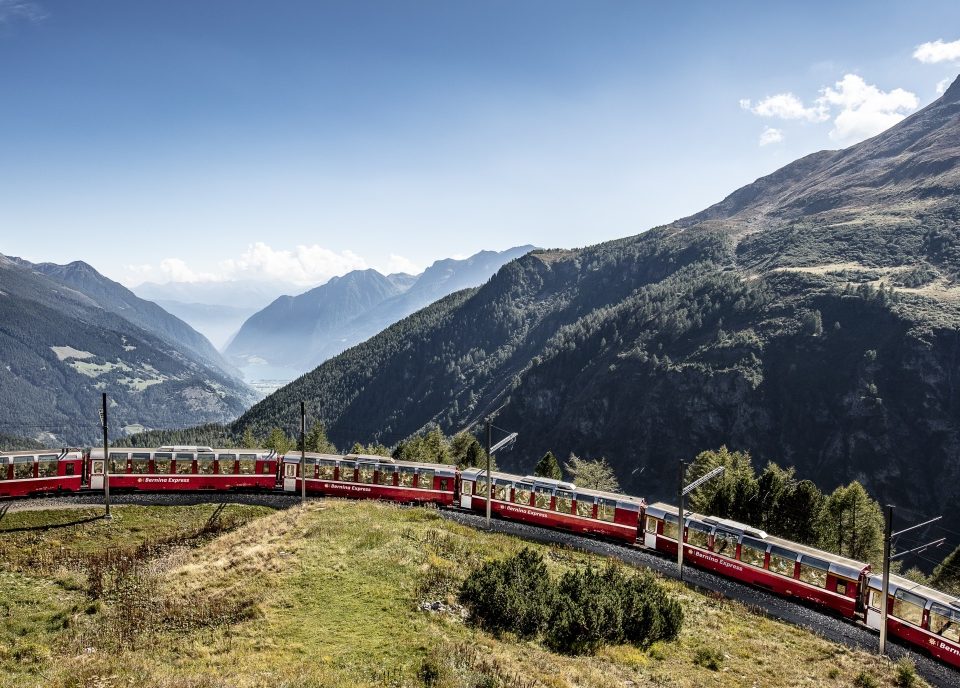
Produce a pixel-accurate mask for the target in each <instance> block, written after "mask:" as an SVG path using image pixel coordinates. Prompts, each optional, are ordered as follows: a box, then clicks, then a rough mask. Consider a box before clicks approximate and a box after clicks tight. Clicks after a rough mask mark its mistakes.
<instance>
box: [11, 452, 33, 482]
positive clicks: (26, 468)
mask: <svg viewBox="0 0 960 688" xmlns="http://www.w3.org/2000/svg"><path fill="white" fill-rule="evenodd" d="M13 477H14V478H19V479H21V480H22V479H25V478H32V477H33V457H32V456H15V457H13Z"/></svg>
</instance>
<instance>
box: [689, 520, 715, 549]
mask: <svg viewBox="0 0 960 688" xmlns="http://www.w3.org/2000/svg"><path fill="white" fill-rule="evenodd" d="M709 541H710V527H709V526H706V525H704V524H702V523H698V522H697V521H690V523H689V524H688V525H687V544H688V545H693V546H694V547H699V548H700V549H707V543H708V542H709Z"/></svg>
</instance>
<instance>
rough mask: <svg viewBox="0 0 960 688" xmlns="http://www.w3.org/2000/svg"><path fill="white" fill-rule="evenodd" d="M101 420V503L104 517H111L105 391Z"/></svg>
mask: <svg viewBox="0 0 960 688" xmlns="http://www.w3.org/2000/svg"><path fill="white" fill-rule="evenodd" d="M100 418H101V419H102V420H103V503H104V506H105V507H106V512H105V513H104V518H113V516H112V515H111V514H110V443H109V441H108V440H107V393H106V392H104V393H103V407H102V408H101V409H100Z"/></svg>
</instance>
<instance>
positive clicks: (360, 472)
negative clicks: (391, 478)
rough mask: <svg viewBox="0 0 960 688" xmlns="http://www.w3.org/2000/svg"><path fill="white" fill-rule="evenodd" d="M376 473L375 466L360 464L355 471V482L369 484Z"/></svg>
mask: <svg viewBox="0 0 960 688" xmlns="http://www.w3.org/2000/svg"><path fill="white" fill-rule="evenodd" d="M376 472H377V466H376V464H372V463H361V464H360V466H359V468H358V469H357V482H358V483H367V484H370V483H372V482H373V477H374V474H375V473H376Z"/></svg>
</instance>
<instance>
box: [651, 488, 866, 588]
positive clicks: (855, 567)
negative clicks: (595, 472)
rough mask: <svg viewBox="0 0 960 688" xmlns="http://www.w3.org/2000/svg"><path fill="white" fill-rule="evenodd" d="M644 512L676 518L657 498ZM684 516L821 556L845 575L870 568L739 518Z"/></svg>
mask: <svg viewBox="0 0 960 688" xmlns="http://www.w3.org/2000/svg"><path fill="white" fill-rule="evenodd" d="M647 514H649V515H651V516H654V517H656V518H664V517H667V518H670V517H672V519H670V520H673V519H676V517H677V507H675V506H673V505H670V504H666V503H665V502H656V503H655V504H651V505H650V506H648V507H647ZM684 516H685V517H686V519H687V520H688V521H690V520H692V521H694V522H699V523H701V524H703V525H706V526H708V527H710V528H711V529H714V528H721V529H723V530H727V531H731V532H734V533H736V534H739V535H744V536H746V537H749V538H753V539H754V540H760V541H762V542H765V543H769V544H770V545H773V546H775V547H782V548H784V549H788V550H790V551H792V552H796V553H797V554H800V555H804V556H806V557H808V558H810V559H820V560H822V561H825V562H827V563H828V564H830V570H831V571H832V572H834V573H838V574H840V575H843V576H846V577H847V578H858V577H859V576H860V574H861V573H862V572H864V571H866V570H868V569H869V568H870V564H868V563H866V562H862V561H857V560H856V559H849V558H847V557H842V556H840V555H839V554H833V553H831V552H825V551H823V550H820V549H816V548H815V547H810V546H809V545H802V544H800V543H799V542H793V541H792V540H786V539H784V538H781V537H777V536H776V535H770V534H769V533H766V532H764V531H763V530H760V529H759V528H754V527H753V526H750V525H748V524H746V523H740V522H739V521H734V520H731V519H727V518H719V517H717V516H705V515H704V514H698V513H695V512H692V511H687V512H685V514H684ZM800 561H801V563H802V562H803V557H801V559H800Z"/></svg>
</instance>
